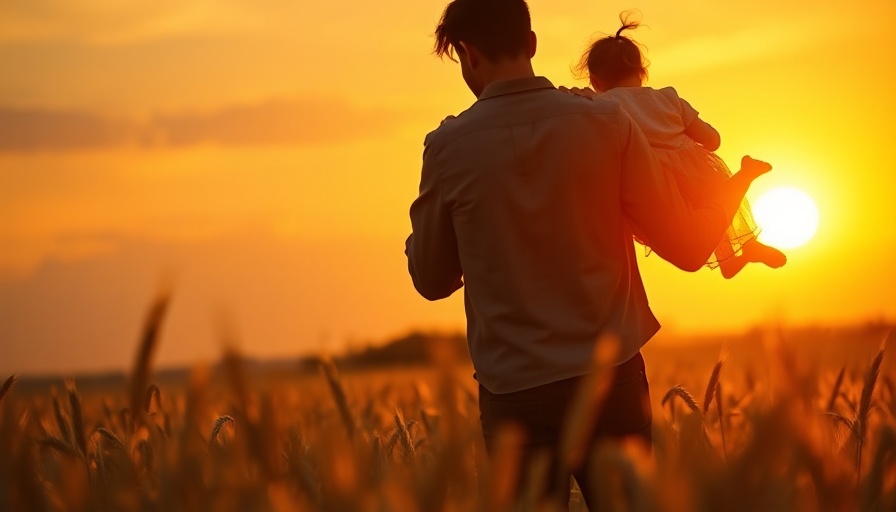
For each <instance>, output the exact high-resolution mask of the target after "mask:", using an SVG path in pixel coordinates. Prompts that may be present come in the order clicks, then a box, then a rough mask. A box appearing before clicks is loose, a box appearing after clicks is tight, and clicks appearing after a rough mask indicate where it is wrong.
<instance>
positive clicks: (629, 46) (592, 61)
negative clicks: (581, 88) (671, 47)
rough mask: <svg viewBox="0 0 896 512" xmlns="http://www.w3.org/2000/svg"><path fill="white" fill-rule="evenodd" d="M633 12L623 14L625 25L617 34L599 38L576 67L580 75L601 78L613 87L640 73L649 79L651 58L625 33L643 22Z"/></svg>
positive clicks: (640, 75)
mask: <svg viewBox="0 0 896 512" xmlns="http://www.w3.org/2000/svg"><path fill="white" fill-rule="evenodd" d="M631 18H632V12H631V11H626V12H623V13H621V14H620V15H619V21H620V22H622V26H621V27H620V28H619V30H617V31H616V35H615V36H607V37H603V38H601V39H598V40H597V41H595V42H594V43H592V44H591V47H590V48H588V51H586V52H585V54H584V55H582V60H581V61H579V65H578V66H577V67H576V71H577V72H578V75H579V76H588V77H589V78H597V79H599V80H600V81H601V82H603V83H604V84H606V85H607V86H609V87H614V86H616V85H617V84H619V83H620V82H622V81H624V80H625V79H627V78H629V77H631V76H635V75H637V76H638V77H639V78H640V79H641V81H642V82H643V81H644V80H646V79H647V65H648V62H647V60H646V59H644V56H643V55H642V53H641V48H640V47H639V45H638V43H636V42H635V41H634V40H632V39H630V38H628V37H625V36H624V35H622V32H623V31H625V30H632V29H636V28H638V27H639V26H640V25H641V23H640V22H639V21H633V20H632V19H631Z"/></svg>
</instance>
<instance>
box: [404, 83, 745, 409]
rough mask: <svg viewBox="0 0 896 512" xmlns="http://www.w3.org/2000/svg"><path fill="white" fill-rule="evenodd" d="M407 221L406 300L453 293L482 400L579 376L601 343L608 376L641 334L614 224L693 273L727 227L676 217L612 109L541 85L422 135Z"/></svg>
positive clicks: (637, 279)
mask: <svg viewBox="0 0 896 512" xmlns="http://www.w3.org/2000/svg"><path fill="white" fill-rule="evenodd" d="M410 214H411V224H412V228H413V232H412V234H411V236H410V237H409V238H408V239H407V243H406V250H405V252H406V254H407V257H408V267H409V271H410V274H411V277H412V279H413V281H414V286H415V287H416V289H417V290H418V291H419V292H420V294H421V295H423V296H424V297H426V298H427V299H429V300H437V299H441V298H445V297H448V296H449V295H451V294H452V293H453V292H455V291H456V290H458V289H460V288H461V287H463V288H464V299H465V308H466V316H467V338H468V342H469V348H470V355H471V357H472V360H473V366H474V369H475V371H476V378H477V380H478V381H479V382H480V383H481V384H482V385H483V386H485V388H486V389H488V390H489V391H491V392H493V393H509V392H513V391H519V390H523V389H528V388H532V387H535V386H539V385H542V384H547V383H550V382H554V381H557V380H562V379H565V378H569V377H574V376H578V375H583V374H585V373H587V372H588V371H589V364H590V361H591V360H592V353H593V351H594V347H595V345H596V342H597V340H598V338H600V337H601V336H602V334H605V333H612V334H615V335H616V336H617V337H618V338H619V340H620V342H621V350H620V352H619V361H618V362H620V363H621V362H624V361H626V360H627V359H629V358H631V357H632V356H634V355H635V354H636V353H637V352H638V350H640V348H641V346H643V345H644V343H646V342H647V340H648V339H650V337H651V336H653V334H654V333H656V331H657V330H658V329H659V323H658V322H657V320H656V318H655V317H654V316H653V314H652V313H651V311H650V308H649V306H648V303H647V295H646V293H645V291H644V286H643V284H642V282H641V276H640V274H639V273H638V265H637V262H636V260H635V251H634V244H633V241H632V229H631V227H630V225H631V226H633V227H635V228H636V229H639V230H640V231H641V232H643V233H644V234H645V236H646V237H647V239H648V240H650V241H651V244H652V245H651V247H652V248H653V250H654V251H655V252H656V253H658V254H659V255H660V256H661V257H663V258H665V259H667V260H668V261H670V262H672V263H673V264H675V265H677V266H679V267H681V268H683V269H686V270H689V271H694V270H697V269H699V268H700V267H701V266H702V265H703V263H704V262H705V261H706V258H707V257H708V256H709V254H710V253H711V252H712V250H713V248H714V247H715V245H716V243H717V242H718V241H719V239H720V238H721V235H722V233H723V231H724V230H725V228H726V227H727V225H728V223H729V222H730V215H728V214H726V213H725V212H723V211H722V210H721V209H719V208H710V209H702V210H692V209H689V207H688V206H687V205H686V204H685V203H684V201H683V200H682V199H681V197H680V195H679V194H678V193H677V189H676V188H675V182H674V180H673V179H672V178H671V176H668V175H666V174H665V173H664V172H663V171H661V170H660V168H659V167H658V166H657V164H656V161H655V160H654V156H653V152H652V151H651V149H650V147H649V146H648V144H647V141H646V140H645V138H644V136H643V134H642V133H641V132H640V130H639V129H638V128H637V126H636V125H635V124H634V123H633V122H632V120H631V118H630V117H629V116H628V115H627V114H626V113H625V112H624V111H623V110H622V109H621V108H620V107H619V106H618V105H616V104H614V103H612V102H609V101H605V100H600V99H596V100H593V101H592V100H588V99H585V98H581V97H578V96H574V95H572V94H567V93H564V92H560V91H558V90H557V89H555V88H554V86H553V85H552V84H551V83H550V82H549V81H548V80H547V79H546V78H543V77H527V78H520V79H514V80H507V81H502V82H496V83H492V84H490V85H489V86H487V87H486V88H485V90H484V91H483V93H482V94H481V96H480V97H479V99H478V101H476V102H475V103H474V104H473V105H472V106H471V107H470V108H469V109H468V110H466V111H465V112H463V113H462V114H460V115H459V116H458V117H457V118H455V119H451V120H449V121H447V122H445V123H444V124H442V125H441V126H440V127H439V128H437V129H436V130H435V131H433V132H431V133H430V134H429V135H427V137H426V140H425V142H424V150H423V170H422V177H421V183H420V195H419V196H418V197H417V199H416V200H415V201H414V203H413V204H412V205H411V211H410ZM731 214H732V215H733V212H731ZM726 217H727V220H726Z"/></svg>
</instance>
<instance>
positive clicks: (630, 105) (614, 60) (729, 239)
mask: <svg viewBox="0 0 896 512" xmlns="http://www.w3.org/2000/svg"><path fill="white" fill-rule="evenodd" d="M619 18H620V21H621V22H622V27H621V28H620V29H619V30H618V31H616V35H615V36H608V37H604V38H601V39H598V40H597V41H595V42H594V43H593V44H592V45H591V47H590V48H589V49H588V51H587V52H585V54H584V55H583V56H582V60H581V63H580V64H579V71H580V72H581V73H582V74H583V75H584V74H585V73H587V76H588V77H589V79H590V82H591V86H592V87H593V88H594V91H597V92H599V93H600V94H599V97H600V98H602V99H607V100H610V101H614V102H616V103H618V104H619V105H621V106H622V108H623V109H624V110H625V111H626V112H628V114H629V115H630V116H631V117H632V119H634V120H635V122H636V123H637V125H638V126H639V127H640V128H641V131H642V132H644V135H645V136H646V137H647V140H648V141H649V142H650V145H651V147H652V148H653V150H654V153H655V154H656V156H657V159H658V160H659V162H660V164H661V165H662V166H663V167H664V168H666V169H668V170H669V171H670V172H671V173H672V174H673V175H674V176H675V178H676V182H677V184H678V188H679V190H680V191H681V195H682V196H683V197H684V199H685V200H686V201H688V202H691V203H694V204H698V203H702V202H706V201H707V200H709V199H711V198H712V197H713V196H715V195H716V194H718V191H719V190H720V188H721V187H724V184H725V183H726V182H727V181H728V180H729V179H730V178H731V176H732V173H731V171H730V170H729V169H728V167H727V166H726V165H725V162H723V161H722V159H721V158H719V157H718V156H717V155H716V154H715V153H714V151H715V150H717V149H718V148H719V145H720V143H721V139H720V136H719V132H717V131H716V130H715V128H713V127H712V126H710V125H709V124H708V123H706V122H705V121H703V120H702V119H700V117H699V115H698V113H697V111H696V110H694V108H693V107H691V105H690V104H689V103H688V102H687V101H685V100H684V99H682V98H679V97H678V93H677V92H676V91H675V89H673V88H672V87H666V88H663V89H653V88H650V87H646V86H644V85H643V83H644V80H645V79H646V77H647V69H646V64H645V62H644V60H643V58H642V55H641V51H640V49H639V47H638V46H637V44H635V42H634V41H633V40H631V39H629V38H628V37H625V36H623V35H621V34H622V32H623V31H624V30H630V29H634V28H637V27H638V25H639V23H638V22H633V21H629V20H628V15H627V14H626V13H623V14H622V15H620V17H619ZM572 92H574V93H576V94H579V95H583V96H588V97H594V96H595V93H594V92H593V91H591V90H589V89H578V88H574V89H573V90H572ZM770 170H771V166H770V165H769V164H767V163H765V162H762V161H759V160H754V159H752V158H750V157H749V156H745V157H744V158H743V160H742V161H741V170H740V172H738V173H737V176H738V179H747V180H749V181H750V182H752V180H754V179H756V178H757V177H759V176H761V175H762V174H765V173H766V172H768V171H770ZM758 232H759V229H758V228H757V227H756V224H755V222H754V221H753V215H752V213H751V211H750V205H749V204H748V203H747V200H746V199H744V200H743V202H742V203H741V207H740V209H739V210H738V212H737V214H736V215H735V216H734V220H733V221H732V223H731V226H730V227H729V228H728V231H727V233H726V235H725V236H724V237H723V238H722V240H721V241H720V242H719V245H718V246H717V247H716V249H715V251H714V258H711V259H710V260H709V261H708V262H707V263H706V265H707V266H708V267H710V268H715V267H716V266H718V267H720V269H721V271H722V275H723V276H724V277H725V278H726V279H730V278H732V277H734V275H735V274H737V273H738V272H740V271H741V270H742V269H743V268H744V266H745V265H746V264H747V263H750V262H758V263H764V264H765V265H768V266H769V267H772V268H778V267H780V266H782V265H784V263H786V262H787V257H786V256H785V255H784V253H782V252H781V251H779V250H778V249H775V248H774V247H771V246H768V245H765V244H763V243H761V242H759V240H757V239H756V236H757V234H758ZM635 238H636V239H638V241H639V242H641V243H643V244H644V245H646V246H648V247H649V245H650V241H649V240H643V239H641V237H639V236H637V234H636V237H635Z"/></svg>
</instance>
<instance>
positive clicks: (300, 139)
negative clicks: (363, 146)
mask: <svg viewBox="0 0 896 512" xmlns="http://www.w3.org/2000/svg"><path fill="white" fill-rule="evenodd" d="M405 118H406V116H405V115H404V113H402V112H395V111H387V110H373V109H365V108H360V107H356V106H354V105H351V104H349V103H346V102H344V101H340V100H336V99H327V98H303V99H299V100H293V101H288V100H269V101H265V102H261V103H256V104H250V105H233V106H228V107H224V108H222V109H218V110H214V111H210V112H184V113H178V114H166V115H156V116H154V117H152V118H150V119H149V120H148V121H137V120H129V119H120V118H119V119H116V118H110V117H108V116H104V115H101V114H98V113H94V112H90V111H77V110H48V109H17V108H4V107H0V151H7V152H10V151H65V150H79V149H97V148H112V147H122V146H137V147H147V148H153V147H183V146H193V145H199V144H214V145H221V146H258V145H294V146H301V145H322V144H339V143H344V142H349V141H353V140H359V139H364V138H374V137H378V136H381V135H382V134H383V133H389V132H390V131H392V130H393V129H395V128H397V127H398V126H399V125H400V123H401V122H402V121H403V120H404V119H405Z"/></svg>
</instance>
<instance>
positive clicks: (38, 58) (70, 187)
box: [0, 0, 896, 374]
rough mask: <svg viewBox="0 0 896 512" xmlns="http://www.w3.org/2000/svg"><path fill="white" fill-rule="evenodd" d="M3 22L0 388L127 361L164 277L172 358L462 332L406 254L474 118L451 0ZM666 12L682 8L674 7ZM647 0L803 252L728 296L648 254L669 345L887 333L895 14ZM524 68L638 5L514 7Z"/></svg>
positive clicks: (170, 10) (751, 273)
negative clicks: (438, 129) (519, 10)
mask: <svg viewBox="0 0 896 512" xmlns="http://www.w3.org/2000/svg"><path fill="white" fill-rule="evenodd" d="M78 4H79V5H77V6H75V5H74V4H72V5H68V4H64V5H63V3H60V2H54V1H50V0H11V1H6V2H3V3H2V4H0V339H2V340H3V341H2V343H3V358H2V360H0V374H5V373H9V372H16V373H22V372H42V371H56V370H63V371H68V372H74V371H81V370H95V369H103V368H122V367H124V366H125V365H126V364H127V363H128V362H129V361H130V356H131V351H132V349H133V344H134V343H135V341H136V339H137V331H138V329H139V324H140V321H141V318H142V316H143V313H144V311H145V308H146V306H147V304H148V302H149V298H150V297H151V295H152V293H153V291H154V290H155V288H156V286H157V284H158V283H159V281H160V280H161V279H163V278H169V279H173V280H174V282H175V297H174V302H173V304H172V310H171V317H170V319H169V320H170V322H169V323H168V324H167V326H166V329H165V332H164V339H163V345H162V347H161V350H160V354H159V356H160V360H161V362H162V363H188V362H193V361H197V360H201V359H211V358H214V357H216V355H217V353H218V349H219V346H218V339H219V332H218V331H217V327H218V324H219V323H220V318H221V316H222V315H223V316H226V317H227V318H229V319H230V323H231V324H233V325H236V326H237V327H236V329H237V331H238V332H237V333H236V334H237V336H238V337H239V339H240V340H241V341H242V344H243V348H244V350H245V351H246V352H248V353H250V354H253V355H259V356H280V355H289V354H296V353H299V352H304V351H308V350H317V349H325V350H338V349H340V348H341V347H342V346H343V345H344V343H346V342H351V343H356V344H358V343H363V342H365V341H367V340H380V339H384V338H386V337H389V336H392V335H395V334H400V333H402V332H404V331H405V330H406V329H408V328H412V327H439V328H454V327H460V326H462V325H463V309H462V306H461V300H460V297H453V298H451V299H449V300H447V301H443V302H441V303H436V304H431V303H427V302H426V301H424V300H423V299H421V298H419V297H417V296H416V294H415V292H414V290H413V287H412V286H411V282H410V279H409V278H408V277H407V274H406V271H405V259H404V255H403V253H402V251H403V242H404V238H405V237H406V236H407V233H408V231H409V229H410V223H409V221H408V216H407V209H408V206H409V204H410V202H411V201H412V200H413V198H414V197H415V194H416V188H417V185H418V179H419V164H420V155H421V151H422V141H423V137H424V135H425V134H426V132H428V131H429V130H431V129H432V128H434V127H435V126H437V125H438V122H439V121H440V120H441V119H442V118H443V117H444V116H445V115H447V114H454V113H457V112H459V111H460V110H462V109H464V108H466V107H467V106H468V105H469V104H470V103H471V101H472V100H473V97H472V95H471V94H470V93H469V91H468V90H467V89H466V88H465V86H464V85H463V81H462V79H461V77H460V72H459V69H458V68H457V66H456V64H454V63H451V62H441V61H439V60H438V59H435V58H433V57H432V56H431V54H430V49H431V44H432V38H431V32H432V30H433V28H434V26H435V23H436V21H437V19H438V17H439V15H440V14H441V10H442V8H443V7H444V2H443V1H429V0H427V1H420V0H395V1H391V2H387V3H385V4H384V3H376V2H358V1H356V0H351V1H349V0H331V1H329V2H296V1H289V2H288V1H268V2H250V1H248V0H219V1H215V2H212V1H210V0H177V1H175V0H159V1H155V2H136V1H122V0H116V1H111V0H87V1H84V2H79V3H78ZM673 4H674V5H673ZM741 4H743V5H740V4H738V5H735V6H727V5H718V6H715V8H714V10H706V8H705V7H704V6H705V5H706V3H705V2H675V3H671V2H663V1H659V0H650V1H644V2H641V3H640V4H639V5H637V7H638V8H639V9H640V10H641V12H642V13H643V19H644V23H645V25H646V26H645V27H642V28H640V29H638V30H637V31H636V32H634V33H633V34H632V36H633V37H634V38H635V39H636V40H638V41H639V42H641V43H643V44H644V45H646V46H647V48H648V49H649V53H648V57H649V59H650V61H651V66H650V68H649V71H650V82H649V83H650V84H651V85H655V86H665V85H674V86H675V87H676V88H677V89H678V91H679V93H680V94H681V95H682V96H683V97H685V98H686V99H688V100H689V101H690V102H691V104H692V105H694V106H695V107H696V108H697V109H698V110H699V111H700V112H701V115H702V117H703V118H704V119H706V120H707V121H708V122H710V123H711V124H713V125H714V126H715V127H716V128H718V129H719V131H720V132H721V134H722V141H723V142H722V149H721V150H720V151H719V153H720V154H721V156H722V157H724V158H725V159H726V160H728V161H729V162H737V161H738V160H739V158H740V156H741V155H743V154H745V153H749V154H751V155H752V156H755V157H757V158H762V159H765V160H767V161H769V162H771V163H772V164H773V165H774V166H775V170H774V171H773V172H772V173H771V174H770V175H768V176H766V177H763V178H762V179H761V180H759V181H758V182H757V183H756V185H755V186H754V188H753V190H752V191H751V193H750V196H749V197H753V198H755V197H757V196H758V195H759V194H760V193H761V192H762V191H764V190H768V189H769V188H772V187H774V186H778V185H789V186H793V187H797V188H800V189H802V190H804V191H806V192H807V193H808V194H809V195H811V196H812V197H813V198H814V199H815V201H816V203H817V205H818V208H819V211H820V215H821V219H820V226H819V231H818V234H817V235H816V237H815V238H814V239H813V240H812V241H811V242H810V243H809V244H807V245H805V246H803V247H801V248H799V249H791V250H789V251H788V256H789V263H788V265H787V266H785V267H784V268H782V269H779V270H775V271H772V270H769V269H766V268H759V267H755V268H753V267H749V268H747V270H745V271H744V272H743V273H742V274H741V275H739V276H738V277H737V278H736V279H734V280H732V281H725V280H724V279H722V278H721V276H720V275H719V273H718V272H717V271H715V272H711V271H708V270H702V271H700V272H698V273H696V274H686V273H683V272H681V271H678V270H676V269H674V268H673V267H672V266H671V265H669V264H667V263H665V262H663V261H662V260H659V259H658V258H657V257H656V256H652V257H649V258H646V259H644V260H642V261H641V264H642V266H641V268H642V273H643V274H644V280H645V283H646V286H647V290H648V294H649V296H650V299H651V304H652V306H653V308H654V310H655V312H656V313H657V315H658V316H659V318H660V320H661V321H662V323H663V324H664V325H665V326H666V329H667V330H669V331H675V332H679V333H686V332H693V331H707V330H714V329H725V330H737V329H742V328H744V327H747V326H751V325H755V324H757V323H764V322H770V321H784V322H788V323H806V322H813V323H826V322H837V323H844V322H851V321H860V320H864V319H868V318H879V317H881V316H883V317H887V318H894V317H896V300H894V299H893V292H892V290H893V289H894V287H896V265H893V264H892V263H891V259H892V255H893V254H894V253H896V228H894V224H893V220H892V219H894V218H896V207H894V203H893V194H894V192H896V172H894V171H896V168H894V167H896V166H894V163H893V162H894V160H893V152H892V145H893V141H894V140H896V122H894V119H896V98H894V95H893V94H892V91H893V90H894V87H896V59H894V58H893V55H894V53H896V3H894V2H893V1H892V0H878V1H857V2H850V3H843V2H840V1H827V0H825V1H821V2H818V1H813V2H808V1H803V2H786V3H785V2H777V1H770V0H760V1H755V2H750V3H749V5H747V3H741ZM530 7H531V11H532V16H533V27H534V29H535V31H536V32H537V34H538V36H539V50H538V54H537V55H536V58H535V60H534V65H535V68H536V71H537V72H539V73H541V74H544V75H546V76H548V77H549V78H550V79H551V80H553V81H554V83H555V84H566V85H581V84H582V82H581V81H578V80H576V79H575V77H573V76H572V73H571V71H570V68H571V66H572V65H573V64H574V63H575V62H576V60H577V59H578V56H579V55H580V53H581V51H582V50H583V49H584V48H585V46H586V44H587V43H588V42H589V41H590V38H591V37H592V36H593V35H595V34H597V33H598V32H610V31H615V29H616V28H617V25H618V20H617V15H618V13H619V12H620V11H622V10H624V9H627V8H630V7H632V4H631V3H630V2H616V1H610V2H594V1H590V2H586V1H566V2H552V1H548V0H538V1H531V2H530Z"/></svg>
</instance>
